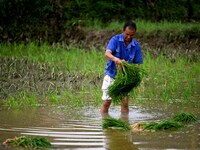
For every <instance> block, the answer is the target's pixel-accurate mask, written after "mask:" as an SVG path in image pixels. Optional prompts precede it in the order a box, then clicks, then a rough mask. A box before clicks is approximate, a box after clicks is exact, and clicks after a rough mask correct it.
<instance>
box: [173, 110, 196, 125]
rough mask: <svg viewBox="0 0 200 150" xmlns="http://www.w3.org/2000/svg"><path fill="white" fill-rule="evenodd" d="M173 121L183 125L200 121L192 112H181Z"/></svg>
mask: <svg viewBox="0 0 200 150" xmlns="http://www.w3.org/2000/svg"><path fill="white" fill-rule="evenodd" d="M173 120H174V121H176V122H180V123H182V124H190V123H193V122H196V121H197V120H198V118H197V116H195V115H194V114H192V113H190V112H181V113H179V114H176V115H175V116H174V117H173Z"/></svg>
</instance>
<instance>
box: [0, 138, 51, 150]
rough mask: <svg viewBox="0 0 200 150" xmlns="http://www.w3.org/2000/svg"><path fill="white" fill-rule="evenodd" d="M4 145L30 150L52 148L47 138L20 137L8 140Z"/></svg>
mask: <svg viewBox="0 0 200 150" xmlns="http://www.w3.org/2000/svg"><path fill="white" fill-rule="evenodd" d="M3 145H9V146H16V147H23V148H28V149H41V148H48V147H51V143H50V142H49V141H48V140H47V138H45V137H32V138H31V137H28V136H20V137H15V138H13V139H7V140H6V141H4V142H3Z"/></svg>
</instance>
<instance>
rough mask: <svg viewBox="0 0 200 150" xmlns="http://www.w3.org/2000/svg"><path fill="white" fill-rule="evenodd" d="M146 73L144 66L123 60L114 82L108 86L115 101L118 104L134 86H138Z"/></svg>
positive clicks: (109, 92)
mask: <svg viewBox="0 0 200 150" xmlns="http://www.w3.org/2000/svg"><path fill="white" fill-rule="evenodd" d="M144 74H145V72H144V70H143V69H142V68H140V67H138V66H136V65H134V64H129V63H127V62H126V61H123V63H122V66H121V67H120V68H118V72H117V75H116V78H115V81H114V83H113V84H112V85H111V86H110V87H109V88H108V94H109V96H110V97H111V98H112V101H113V103H114V104H118V103H119V102H121V100H122V99H123V97H124V96H127V95H128V93H129V92H130V91H131V90H133V88H136V87H138V86H139V85H140V83H141V81H142V77H143V75H144Z"/></svg>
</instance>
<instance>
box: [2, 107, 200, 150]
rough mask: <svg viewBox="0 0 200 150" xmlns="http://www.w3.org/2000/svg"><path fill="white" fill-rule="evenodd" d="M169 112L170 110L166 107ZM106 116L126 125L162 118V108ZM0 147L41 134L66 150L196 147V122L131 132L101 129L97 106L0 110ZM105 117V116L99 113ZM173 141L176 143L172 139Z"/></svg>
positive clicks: (199, 143)
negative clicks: (172, 128) (169, 129)
mask: <svg viewBox="0 0 200 150" xmlns="http://www.w3.org/2000/svg"><path fill="white" fill-rule="evenodd" d="M168 111H171V113H173V110H168ZM109 115H110V116H111V117H114V118H121V119H122V120H124V121H126V122H128V123H129V124H134V123H136V122H141V121H158V120H161V119H163V118H166V117H167V115H165V114H163V113H162V111H160V112H159V111H158V110H156V111H154V110H152V109H144V108H138V107H135V106H131V107H130V113H129V114H120V111H119V108H118V107H114V108H113V109H111V111H110V113H109ZM0 117H1V118H0V149H5V147H4V146H3V145H2V142H3V141H4V140H5V139H7V138H13V137H15V136H21V135H28V136H45V137H48V139H49V140H50V141H51V143H52V144H53V147H52V148H51V149H59V150H60V149H67V150H86V149H87V150H137V149H198V148H199V147H200V138H199V137H200V126H199V123H197V124H194V125H191V126H189V127H187V128H183V129H181V130H178V131H173V132H162V131H161V132H154V133H150V132H149V133H144V132H141V133H133V132H124V131H120V130H112V129H108V130H103V129H102V126H101V125H102V116H101V114H99V109H98V108H90V107H89V108H83V109H80V108H73V109H72V108H68V107H44V108H43V107H41V108H31V109H25V110H17V109H11V110H0ZM103 117H105V116H103ZM174 141H176V142H174Z"/></svg>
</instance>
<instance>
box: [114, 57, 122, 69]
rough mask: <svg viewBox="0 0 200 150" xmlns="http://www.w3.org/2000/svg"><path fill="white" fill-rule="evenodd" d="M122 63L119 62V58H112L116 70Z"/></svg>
mask: <svg viewBox="0 0 200 150" xmlns="http://www.w3.org/2000/svg"><path fill="white" fill-rule="evenodd" d="M122 61H123V60H121V59H119V58H117V57H115V58H114V62H115V64H116V66H117V68H119V67H121V65H122Z"/></svg>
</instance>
